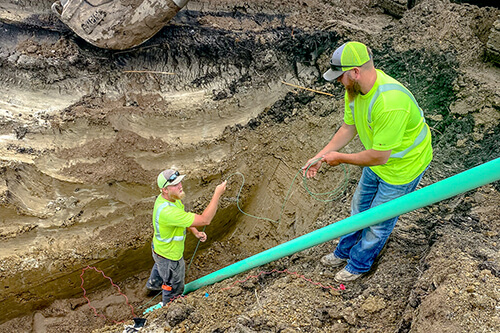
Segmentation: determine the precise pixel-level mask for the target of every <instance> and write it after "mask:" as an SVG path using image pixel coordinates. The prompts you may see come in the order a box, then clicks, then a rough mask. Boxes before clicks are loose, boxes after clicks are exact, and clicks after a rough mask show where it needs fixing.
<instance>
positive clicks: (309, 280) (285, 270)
mask: <svg viewBox="0 0 500 333" xmlns="http://www.w3.org/2000/svg"><path fill="white" fill-rule="evenodd" d="M272 273H288V274H291V275H295V276H297V277H299V278H301V279H303V280H305V281H307V282H310V283H312V284H314V285H315V286H318V287H321V288H323V289H331V290H345V286H344V285H343V284H340V285H339V288H338V289H337V288H334V287H332V286H324V285H322V284H321V283H319V282H314V281H312V280H311V279H308V278H306V277H305V276H304V275H299V274H298V273H297V272H290V271H289V270H288V269H284V270H282V271H280V270H277V269H273V270H272V271H270V272H264V271H261V272H260V273H259V274H257V275H249V276H247V278H246V279H245V280H240V281H235V282H234V283H233V284H232V285H230V286H229V287H226V288H222V289H221V290H226V289H230V288H232V287H234V285H235V284H237V283H243V282H245V281H248V280H249V279H250V278H258V277H259V276H261V275H263V274H266V275H267V274H272Z"/></svg>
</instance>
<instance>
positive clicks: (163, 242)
mask: <svg viewBox="0 0 500 333" xmlns="http://www.w3.org/2000/svg"><path fill="white" fill-rule="evenodd" d="M194 216H195V214H194V213H188V212H186V211H184V205H183V204H182V202H181V201H180V200H176V201H175V202H170V201H168V200H166V199H165V198H163V197H162V196H161V195H159V196H158V197H157V198H156V201H155V206H154V209H153V228H154V236H153V248H154V251H155V252H156V253H157V254H159V255H160V256H162V257H165V258H167V259H170V260H179V259H181V258H182V255H183V253H184V241H185V240H186V228H187V227H190V226H191V225H192V224H193V222H194Z"/></svg>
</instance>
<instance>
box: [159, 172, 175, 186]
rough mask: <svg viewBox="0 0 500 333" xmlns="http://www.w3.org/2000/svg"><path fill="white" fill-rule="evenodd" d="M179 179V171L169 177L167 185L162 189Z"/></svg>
mask: <svg viewBox="0 0 500 333" xmlns="http://www.w3.org/2000/svg"><path fill="white" fill-rule="evenodd" d="M177 177H179V171H176V172H174V173H173V174H172V175H171V176H170V177H168V179H167V181H166V182H165V184H163V186H162V187H165V186H167V184H168V183H171V182H173V181H174V180H176V179H177Z"/></svg>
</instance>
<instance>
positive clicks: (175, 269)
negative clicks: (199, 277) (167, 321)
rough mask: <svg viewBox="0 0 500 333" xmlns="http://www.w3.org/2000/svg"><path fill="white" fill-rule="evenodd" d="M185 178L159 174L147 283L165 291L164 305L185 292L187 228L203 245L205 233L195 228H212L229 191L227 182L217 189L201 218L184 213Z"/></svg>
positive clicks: (165, 173)
mask: <svg viewBox="0 0 500 333" xmlns="http://www.w3.org/2000/svg"><path fill="white" fill-rule="evenodd" d="M184 176H185V175H181V174H179V172H178V171H175V170H172V169H168V170H164V171H162V172H161V173H160V174H159V175H158V179H157V182H158V187H159V188H160V190H161V193H160V195H159V196H158V197H157V198H156V202H155V205H154V209H153V228H154V236H153V244H152V247H153V259H154V261H155V264H154V266H153V269H152V270H151V276H150V277H149V279H148V282H147V283H146V289H148V290H150V291H159V290H162V302H163V305H165V304H167V303H168V302H169V301H170V300H171V299H173V298H175V297H177V296H179V295H181V294H182V293H183V291H184V276H185V264H184V258H183V257H182V255H183V253H184V241H185V240H186V228H187V229H189V231H191V232H192V233H193V235H194V236H195V237H196V238H198V239H199V240H201V241H202V242H204V241H206V240H207V235H206V234H205V233H204V232H200V231H198V229H197V228H196V227H201V226H206V225H209V224H210V222H211V221H212V219H213V217H214V216H215V213H216V212H217V206H218V204H219V199H220V197H221V195H222V194H223V193H224V191H225V190H226V181H224V182H223V183H222V184H220V185H218V186H217V187H216V188H215V192H214V194H213V196H212V199H211V200H210V203H209V204H208V206H207V207H206V208H205V210H204V211H203V213H202V214H201V215H198V214H195V213H189V212H186V211H184V205H183V204H182V201H181V200H182V199H183V198H184V196H185V193H184V192H183V191H182V183H181V181H182V179H183V178H184Z"/></svg>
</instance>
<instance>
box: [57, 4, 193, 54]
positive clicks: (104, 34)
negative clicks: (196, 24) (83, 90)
mask: <svg viewBox="0 0 500 333" xmlns="http://www.w3.org/2000/svg"><path fill="white" fill-rule="evenodd" d="M188 1H189V0H58V1H56V2H54V3H53V4H52V11H53V12H54V13H55V14H56V15H57V16H58V17H59V19H60V20H61V21H62V22H64V24H66V25H67V26H68V27H69V28H70V29H71V30H73V31H74V32H75V33H76V34H77V35H78V36H80V37H81V38H83V39H85V40H86V41H87V42H89V43H90V44H92V45H95V46H97V47H100V48H105V49H113V50H124V49H129V48H131V47H134V46H137V45H139V44H141V43H144V42H145V41H147V40H148V39H149V38H151V37H152V36H153V35H154V34H156V33H157V32H158V31H159V30H160V29H161V28H163V27H164V26H165V25H166V24H167V22H168V21H170V19H171V18H172V17H174V16H175V15H176V14H177V12H179V10H181V8H182V7H184V6H185V5H186V3H187V2H188Z"/></svg>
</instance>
